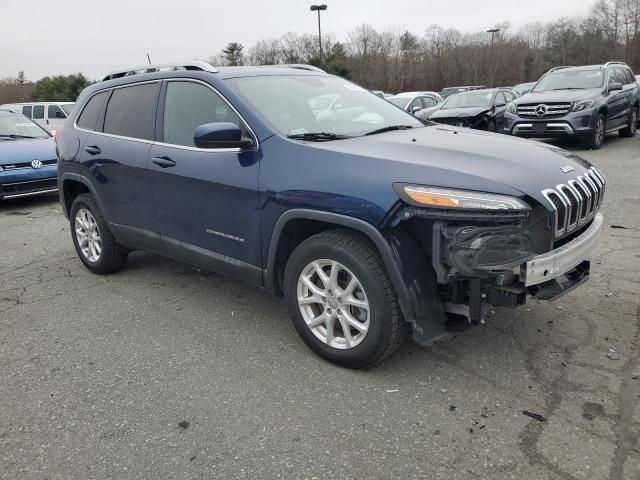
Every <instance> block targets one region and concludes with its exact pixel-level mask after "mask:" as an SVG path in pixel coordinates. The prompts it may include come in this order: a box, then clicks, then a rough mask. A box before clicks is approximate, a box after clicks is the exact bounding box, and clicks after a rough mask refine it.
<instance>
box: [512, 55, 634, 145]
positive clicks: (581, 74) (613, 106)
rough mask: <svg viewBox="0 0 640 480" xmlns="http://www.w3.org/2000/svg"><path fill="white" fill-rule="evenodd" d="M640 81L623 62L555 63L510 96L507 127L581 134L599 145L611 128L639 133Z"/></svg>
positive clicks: (536, 133)
mask: <svg viewBox="0 0 640 480" xmlns="http://www.w3.org/2000/svg"><path fill="white" fill-rule="evenodd" d="M639 102H640V100H639V86H638V83H637V82H636V79H635V77H634V75H633V72H632V71H631V69H630V68H629V67H628V66H627V65H626V64H624V63H622V62H608V63H605V64H604V65H591V66H584V67H556V68H553V69H551V70H550V71H549V72H548V73H547V74H545V75H544V76H543V77H542V78H541V79H540V80H539V81H538V83H536V85H535V86H534V87H533V88H532V89H531V91H530V92H529V93H527V94H525V95H523V96H522V97H520V98H518V99H517V100H515V101H514V102H511V103H510V104H509V105H508V107H507V112H506V113H505V122H504V133H509V134H511V135H517V136H520V137H563V136H572V137H578V138H579V139H580V140H582V142H583V143H584V144H585V146H586V147H587V148H593V149H598V148H600V147H601V146H602V143H603V142H604V138H605V135H606V134H607V133H611V132H615V131H618V132H620V135H621V136H623V137H632V136H633V135H635V133H636V128H637V123H638V108H639Z"/></svg>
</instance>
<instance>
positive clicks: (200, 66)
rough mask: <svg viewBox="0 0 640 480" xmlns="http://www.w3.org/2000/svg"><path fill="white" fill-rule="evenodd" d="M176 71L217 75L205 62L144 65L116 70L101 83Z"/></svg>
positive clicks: (215, 70)
mask: <svg viewBox="0 0 640 480" xmlns="http://www.w3.org/2000/svg"><path fill="white" fill-rule="evenodd" d="M165 70H166V71H174V72H175V71H178V70H198V71H202V72H211V73H217V72H218V69H217V68H215V67H213V66H211V65H210V64H208V63H206V62H199V61H192V62H181V63H161V64H156V65H145V66H143V67H131V68H126V69H124V70H116V71H115V72H111V73H109V74H108V75H106V76H105V77H104V78H103V79H102V81H103V82H104V81H107V80H113V79H114V78H122V77H128V76H130V75H141V74H143V73H154V72H160V71H165Z"/></svg>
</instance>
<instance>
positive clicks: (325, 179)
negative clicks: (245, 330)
mask: <svg viewBox="0 0 640 480" xmlns="http://www.w3.org/2000/svg"><path fill="white" fill-rule="evenodd" d="M327 95H332V96H336V97H338V102H339V105H340V108H332V109H330V110H318V111H315V112H314V111H313V108H312V106H313V105H314V104H315V103H316V102H315V100H316V99H317V98H318V97H323V96H327ZM57 149H58V155H59V159H60V166H59V173H58V182H59V186H60V200H61V202H62V207H63V210H64V212H65V214H66V215H67V217H68V218H69V221H70V226H71V237H72V240H73V245H74V247H75V249H76V251H77V254H78V256H79V258H80V260H81V261H82V263H83V264H84V265H85V266H86V267H87V268H88V269H89V270H91V271H92V272H94V273H97V274H107V273H111V272H115V271H116V270H119V269H120V268H122V267H123V265H124V263H125V261H126V259H127V255H128V253H129V252H130V251H132V250H138V249H144V250H150V251H153V252H156V253H158V254H161V255H165V256H168V257H172V258H175V259H178V260H180V261H183V262H188V263H191V264H193V265H196V266H199V267H203V268H207V269H211V270H215V271H217V272H221V273H223V274H228V275H232V276H235V277H238V278H240V279H243V280H245V281H247V282H249V283H251V284H253V285H256V286H258V287H263V288H266V289H268V290H271V291H273V292H275V293H276V294H278V295H284V297H285V299H286V304H287V306H288V308H289V311H290V314H291V318H292V321H293V324H294V326H295V328H296V329H297V331H298V332H299V334H300V335H301V337H302V338H303V340H304V341H305V342H306V343H307V344H308V345H309V346H310V347H311V348H312V349H313V350H314V351H315V352H317V353H318V354H319V355H321V356H322V357H324V358H326V359H328V360H330V361H333V362H335V363H337V364H340V365H343V366H347V367H352V368H362V367H366V366H369V365H372V364H374V363H376V362H379V361H381V360H382V359H384V358H385V357H387V356H388V355H390V354H391V353H392V352H393V351H394V350H395V349H396V348H397V347H398V345H400V343H401V342H402V341H403V339H404V338H405V337H406V336H407V335H409V334H411V335H413V337H414V338H415V339H416V340H417V341H418V342H419V343H421V344H429V343H432V342H433V341H435V340H437V339H440V338H443V337H444V336H446V335H447V323H446V320H447V315H448V314H456V315H458V318H460V316H463V318H464V317H466V320H465V321H466V322H469V323H474V324H477V323H482V322H484V319H485V317H486V312H487V310H488V309H489V308H490V307H489V306H490V305H497V306H508V307H515V306H518V305H522V304H524V303H525V301H526V299H527V296H535V297H537V298H542V299H551V298H554V297H557V296H558V295H561V294H563V293H566V292H568V291H569V290H571V289H572V288H574V287H576V286H578V285H580V284H581V283H582V282H584V281H585V280H587V278H588V275H589V261H588V260H586V259H587V258H588V256H589V254H590V252H591V250H592V249H593V248H594V245H595V243H596V240H597V238H598V236H599V234H600V232H601V229H602V224H603V218H602V215H601V214H600V213H598V210H599V208H600V206H601V204H602V201H603V194H604V186H605V180H604V178H603V176H602V174H601V173H600V172H599V171H598V170H597V169H596V168H595V167H593V166H591V165H590V164H588V163H587V162H586V161H584V160H582V159H581V158H579V157H577V156H575V155H573V154H571V153H568V152H566V151H563V150H561V149H559V148H556V147H553V146H550V145H546V144H538V143H534V142H529V141H526V140H521V139H516V138H513V137H505V136H503V135H497V134H491V133H486V132H479V131H475V130H469V129H462V128H458V127H455V126H445V125H431V124H430V125H426V126H425V125H424V124H422V123H421V122H420V121H418V120H417V119H415V118H414V117H412V116H411V115H410V114H408V113H407V112H404V111H403V110H402V109H400V108H398V107H396V106H394V105H392V104H391V103H389V102H387V101H385V100H383V99H381V98H379V97H378V96H376V95H375V94H373V93H371V92H369V91H368V90H365V89H363V88H361V87H359V86H357V85H355V84H353V83H350V82H348V81H347V80H344V79H342V78H339V77H336V76H332V75H328V74H326V73H324V72H323V71H321V70H319V69H317V68H314V67H308V66H300V65H294V66H272V67H227V68H220V69H216V68H214V67H212V66H211V65H208V64H205V63H201V62H192V63H185V64H180V65H170V66H151V67H143V68H132V69H127V70H122V71H118V72H115V73H113V74H110V75H108V76H107V77H106V78H105V79H104V80H103V81H101V82H98V83H96V84H94V85H92V86H90V87H88V88H87V89H86V90H84V91H83V92H82V94H81V95H80V98H79V99H78V102H77V104H76V107H75V108H74V110H73V112H72V113H71V117H70V121H69V123H68V124H67V126H66V127H65V128H64V129H63V130H62V132H61V134H60V137H59V141H58V145H57Z"/></svg>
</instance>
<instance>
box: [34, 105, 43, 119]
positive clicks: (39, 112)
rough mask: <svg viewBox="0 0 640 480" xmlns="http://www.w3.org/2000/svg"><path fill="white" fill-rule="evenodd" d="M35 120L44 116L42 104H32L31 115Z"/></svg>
mask: <svg viewBox="0 0 640 480" xmlns="http://www.w3.org/2000/svg"><path fill="white" fill-rule="evenodd" d="M31 118H34V119H36V120H40V119H43V118H44V105H34V106H33V116H32V117H31Z"/></svg>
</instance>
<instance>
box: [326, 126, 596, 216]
mask: <svg viewBox="0 0 640 480" xmlns="http://www.w3.org/2000/svg"><path fill="white" fill-rule="evenodd" d="M313 145H314V146H316V147H317V148H318V149H323V150H331V151H334V152H337V153H342V154H346V155H354V156H361V157H362V156H364V157H367V159H368V164H369V165H370V169H367V170H368V172H362V171H361V172H360V174H359V175H360V176H361V177H363V176H365V177H371V176H373V175H377V176H380V175H383V176H384V179H379V180H380V181H382V180H384V182H390V181H392V182H402V183H415V184H420V185H430V186H438V187H449V188H458V189H466V190H476V191H484V192H492V193H503V194H508V195H519V196H522V195H527V196H529V197H532V198H534V199H535V200H536V201H538V202H539V203H541V204H543V205H545V207H546V200H545V199H544V197H543V196H542V194H541V191H542V190H543V189H545V188H551V187H554V186H555V185H558V184H559V183H564V182H566V181H567V180H570V179H572V178H575V177H576V176H578V175H582V174H583V173H584V171H585V170H587V169H588V168H589V167H591V165H590V164H589V163H588V162H587V161H586V160H583V159H582V158H580V157H578V156H577V155H574V154H572V153H570V152H567V151H565V150H562V149H560V148H557V147H554V146H552V145H548V144H545V143H540V142H534V141H531V140H525V139H521V138H517V137H508V136H505V135H501V134H495V133H489V132H483V131H479V130H470V129H462V128H457V127H450V126H447V125H431V126H425V127H422V128H414V129H411V130H402V131H394V132H388V133H383V134H378V135H371V136H366V137H356V138H352V139H347V140H339V141H333V142H325V143H316V144H313ZM342 164H343V165H345V164H346V162H342ZM566 166H571V167H572V168H573V169H574V170H573V171H570V172H569V173H563V172H562V170H561V168H563V167H566ZM547 208H548V207H547Z"/></svg>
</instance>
